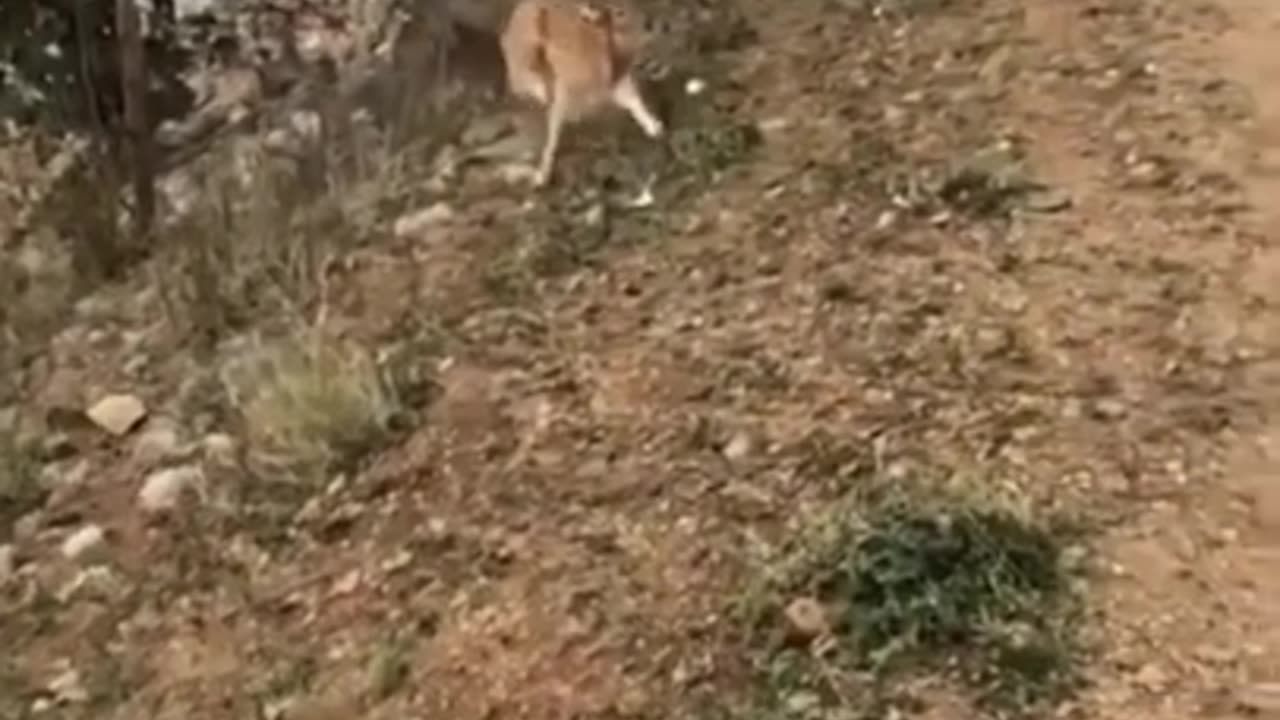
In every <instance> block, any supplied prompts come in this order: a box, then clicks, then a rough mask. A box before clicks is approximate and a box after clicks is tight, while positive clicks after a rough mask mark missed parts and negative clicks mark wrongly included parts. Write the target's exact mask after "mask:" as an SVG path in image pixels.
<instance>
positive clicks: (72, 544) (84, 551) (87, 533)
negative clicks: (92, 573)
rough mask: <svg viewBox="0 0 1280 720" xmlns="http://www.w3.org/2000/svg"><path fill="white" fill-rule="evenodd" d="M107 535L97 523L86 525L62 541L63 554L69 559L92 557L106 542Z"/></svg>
mask: <svg viewBox="0 0 1280 720" xmlns="http://www.w3.org/2000/svg"><path fill="white" fill-rule="evenodd" d="M106 541H107V536H106V533H104V532H103V531H102V528H100V527H98V526H97V525H85V526H84V527H82V528H80V529H79V530H77V531H75V532H73V533H71V534H70V535H68V536H67V539H66V540H63V541H62V554H63V556H64V557H66V558H67V559H69V560H86V559H90V558H92V557H93V556H94V555H95V554H97V552H98V551H99V550H101V549H102V547H103V546H104V545H105V544H106Z"/></svg>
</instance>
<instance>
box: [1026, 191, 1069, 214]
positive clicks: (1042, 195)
mask: <svg viewBox="0 0 1280 720" xmlns="http://www.w3.org/2000/svg"><path fill="white" fill-rule="evenodd" d="M1025 205H1026V208H1027V209H1028V210H1030V211H1032V212H1042V213H1055V212H1061V211H1063V210H1066V209H1068V208H1070V207H1071V196H1070V195H1068V194H1067V193H1065V192H1063V191H1061V190H1045V191H1043V192H1033V193H1029V194H1028V195H1027V199H1026V203H1025Z"/></svg>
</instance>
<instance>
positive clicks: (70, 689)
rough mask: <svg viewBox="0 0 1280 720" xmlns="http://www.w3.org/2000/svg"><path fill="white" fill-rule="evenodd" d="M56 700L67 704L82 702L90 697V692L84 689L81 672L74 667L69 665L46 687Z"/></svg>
mask: <svg viewBox="0 0 1280 720" xmlns="http://www.w3.org/2000/svg"><path fill="white" fill-rule="evenodd" d="M46 689H47V690H48V691H49V694H50V695H53V698H54V700H55V701H57V702H59V703H67V704H77V705H78V704H80V703H83V702H86V701H87V700H88V699H89V692H88V691H87V690H85V689H84V683H83V682H82V681H81V680H80V673H79V671H77V670H76V669H75V668H74V667H68V668H67V669H66V670H64V671H62V672H61V673H59V674H58V675H57V677H55V678H54V679H53V680H51V681H50V682H49V685H48V687H47V688H46Z"/></svg>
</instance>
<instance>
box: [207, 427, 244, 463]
mask: <svg viewBox="0 0 1280 720" xmlns="http://www.w3.org/2000/svg"><path fill="white" fill-rule="evenodd" d="M200 445H201V447H203V448H204V459H205V460H206V461H207V462H209V463H211V464H213V465H216V466H218V467H235V465H236V441H235V440H234V439H233V438H232V437H231V436H230V435H227V434H226V433H212V434H210V435H206V436H205V438H204V440H203V441H202V442H201V443H200Z"/></svg>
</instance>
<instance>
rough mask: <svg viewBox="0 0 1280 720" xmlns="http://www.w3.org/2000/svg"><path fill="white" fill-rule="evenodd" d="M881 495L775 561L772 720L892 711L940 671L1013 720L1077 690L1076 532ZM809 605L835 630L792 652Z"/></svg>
mask: <svg viewBox="0 0 1280 720" xmlns="http://www.w3.org/2000/svg"><path fill="white" fill-rule="evenodd" d="M872 485H873V486H874V487H873V488H872V489H870V490H864V491H863V492H860V493H858V494H857V495H856V496H855V497H852V498H850V499H848V501H847V502H846V503H844V504H842V505H841V506H840V508H839V509H838V510H836V511H833V512H832V513H830V514H829V515H826V516H824V517H823V518H821V519H820V520H819V521H818V522H816V523H814V524H812V525H811V526H809V527H808V528H807V529H806V531H805V532H804V533H802V536H801V538H800V539H799V540H797V541H796V542H795V543H794V544H793V545H792V546H791V547H788V548H786V549H785V550H784V551H783V552H782V553H781V554H780V555H779V556H777V557H775V558H774V559H773V562H771V563H770V564H769V566H768V567H766V568H765V570H766V572H764V573H763V575H762V578H763V579H762V581H761V584H760V585H759V586H758V587H757V588H755V590H754V593H753V594H752V595H751V597H750V598H749V599H750V601H751V603H750V604H749V605H748V606H747V607H748V608H749V609H750V610H751V611H752V617H753V619H754V621H755V623H756V627H757V628H761V629H763V630H765V632H763V633H760V634H758V635H757V637H758V638H759V639H762V640H763V649H764V655H763V658H762V660H763V662H762V664H761V667H762V668H763V671H764V672H763V678H764V685H765V686H766V689H768V690H769V692H768V693H767V695H768V696H769V697H770V698H771V700H769V704H771V705H772V706H774V707H775V710H776V712H775V713H774V714H771V715H769V716H771V717H772V716H777V717H792V716H808V713H809V710H808V709H806V710H805V712H802V713H800V715H796V714H795V713H793V712H790V711H788V710H787V708H788V707H791V708H792V709H793V710H794V709H796V708H797V707H799V706H803V707H804V708H810V706H813V707H825V706H826V705H829V704H836V705H842V704H844V705H847V704H849V702H850V697H851V694H859V695H863V697H861V698H860V701H859V702H858V703H856V704H858V705H864V704H867V705H868V706H879V705H881V704H882V703H883V701H884V698H885V697H887V696H889V695H892V693H893V692H894V686H895V681H896V680H899V679H904V678H911V677H917V678H918V677H920V676H921V675H922V673H924V672H927V671H933V672H941V673H942V674H943V675H944V676H945V677H946V678H947V679H948V680H949V681H954V682H955V683H956V684H957V685H958V686H959V687H960V688H962V689H963V690H964V691H966V693H967V694H968V695H969V696H970V697H972V699H974V700H975V702H976V704H977V705H978V706H979V707H980V708H982V709H984V710H987V711H990V712H993V713H996V714H998V715H1002V716H1003V715H1019V714H1026V713H1029V712H1032V711H1034V710H1035V709H1037V708H1041V707H1042V706H1043V703H1045V702H1049V701H1052V700H1054V699H1057V698H1061V697H1064V696H1065V694H1066V693H1068V692H1069V691H1070V690H1071V689H1073V688H1074V687H1075V686H1076V683H1077V681H1078V679H1079V674H1078V672H1077V669H1078V660H1079V651H1080V645H1079V643H1078V642H1077V639H1076V631H1077V629H1078V620H1079V617H1080V615H1079V612H1078V610H1079V602H1078V601H1079V598H1078V595H1077V593H1076V592H1075V591H1074V585H1073V583H1072V581H1071V577H1070V574H1069V573H1068V571H1067V569H1066V564H1065V563H1064V561H1063V550H1064V548H1065V547H1066V546H1067V543H1068V539H1069V538H1070V537H1071V536H1072V535H1073V533H1072V532H1070V531H1069V530H1068V529H1067V528H1065V527H1064V526H1062V525H1061V524H1059V523H1056V522H1054V521H1052V520H1046V519H1042V518H1041V517H1039V516H1038V514H1037V513H1035V512H1034V511H1033V510H1031V509H1030V508H1028V507H1025V506H1024V505H1022V504H1020V503H1018V502H1017V501H1016V500H1011V499H1010V498H1008V497H999V496H996V495H995V494H992V493H986V492H983V491H980V490H976V489H975V488H974V487H972V486H963V485H958V484H955V483H952V484H948V485H946V486H944V487H938V486H936V485H933V484H930V483H901V482H899V483H894V484H889V483H884V482H873V483H872ZM799 597H805V598H814V599H816V600H817V601H818V602H819V603H821V605H822V607H823V608H824V609H825V610H826V611H827V616H828V619H829V626H828V627H827V628H826V630H825V631H824V632H823V633H822V637H819V638H815V639H814V641H813V643H812V647H810V648H809V649H808V652H805V651H802V650H797V648H796V647H795V646H794V643H786V642H782V639H783V638H784V637H785V636H786V632H785V631H786V630H787V628H786V623H787V622H788V621H787V619H786V614H785V612H784V611H783V608H784V607H785V606H786V604H787V603H788V602H790V601H792V600H793V599H795V598H799ZM793 639H794V638H793ZM867 678H870V679H871V680H872V682H870V683H867V682H864V681H865V679H867ZM851 688H855V689H856V690H851ZM868 699H870V700H873V702H870V703H869V704H868V703H867V701H868ZM846 709H847V708H846ZM796 712H799V710H796Z"/></svg>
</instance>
